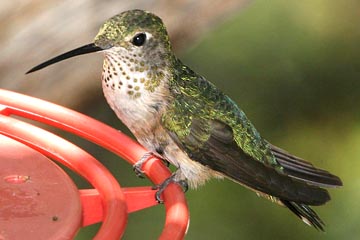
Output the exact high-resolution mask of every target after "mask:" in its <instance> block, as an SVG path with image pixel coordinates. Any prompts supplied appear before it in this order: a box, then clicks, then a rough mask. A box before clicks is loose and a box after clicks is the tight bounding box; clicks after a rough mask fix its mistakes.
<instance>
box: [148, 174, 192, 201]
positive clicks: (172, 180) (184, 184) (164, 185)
mask: <svg viewBox="0 0 360 240" xmlns="http://www.w3.org/2000/svg"><path fill="white" fill-rule="evenodd" d="M176 173H177V172H174V173H173V174H172V175H171V176H170V177H168V178H167V179H165V181H164V182H162V183H161V184H159V185H156V186H154V187H153V189H157V190H158V191H157V192H156V193H155V199H156V201H158V203H163V202H164V200H163V199H162V198H161V194H162V193H163V192H164V190H165V189H166V188H167V186H168V185H169V184H170V183H176V184H179V185H180V186H181V188H182V189H183V191H184V192H187V190H188V189H189V185H188V183H187V181H186V180H184V179H178V177H177V174H176Z"/></svg>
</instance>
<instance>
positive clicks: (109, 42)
mask: <svg viewBox="0 0 360 240" xmlns="http://www.w3.org/2000/svg"><path fill="white" fill-rule="evenodd" d="M98 51H102V52H104V53H105V61H104V66H103V80H104V81H106V82H109V81H110V78H113V77H114V75H115V76H119V75H122V79H124V81H125V80H131V81H135V82H141V83H143V84H144V85H145V88H146V89H147V90H150V91H152V90H153V89H154V88H155V87H156V86H157V85H159V82H160V81H161V78H163V77H164V75H165V71H166V69H167V68H168V66H169V65H170V64H171V62H172V60H173V59H174V56H173V54H172V51H171V46H170V41H169V37H168V34H167V31H166V28H165V26H164V24H163V22H162V20H161V19H160V18H159V17H158V16H156V15H154V14H152V13H149V12H146V11H143V10H130V11H125V12H122V13H120V14H118V15H115V16H114V17H112V18H110V19H108V20H107V21H106V22H105V23H104V24H103V25H102V27H101V28H100V30H99V33H98V34H97V35H96V37H95V40H94V42H93V43H90V44H87V45H85V46H82V47H79V48H76V49H74V50H72V51H69V52H67V53H64V54H61V55H59V56H57V57H54V58H52V59H50V60H48V61H46V62H44V63H42V64H40V65H38V66H35V67H34V68H32V69H30V70H29V71H28V72H27V73H31V72H34V71H37V70H40V69H42V68H44V67H46V66H49V65H51V64H54V63H56V62H59V61H62V60H65V59H67V58H71V57H74V56H78V55H82V54H87V53H91V52H98ZM122 84H124V83H122Z"/></svg>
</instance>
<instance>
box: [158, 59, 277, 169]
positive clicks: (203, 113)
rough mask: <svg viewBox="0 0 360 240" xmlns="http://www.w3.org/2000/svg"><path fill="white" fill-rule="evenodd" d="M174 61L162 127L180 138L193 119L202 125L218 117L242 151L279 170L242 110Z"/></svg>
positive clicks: (207, 82) (217, 90) (205, 138)
mask: <svg viewBox="0 0 360 240" xmlns="http://www.w3.org/2000/svg"><path fill="white" fill-rule="evenodd" d="M176 64H177V65H178V66H175V67H174V78H173V79H171V80H170V83H169V85H170V90H171V91H172V92H173V94H174V95H176V97H175V98H174V101H173V102H172V104H171V105H170V106H169V108H168V109H167V112H166V114H165V115H164V116H163V122H164V125H165V127H166V128H167V129H168V130H169V131H172V132H175V133H176V134H177V135H178V137H179V138H180V140H183V139H184V138H186V137H187V136H188V134H189V132H190V125H191V123H192V120H193V119H197V120H200V121H201V122H202V123H203V124H205V125H206V123H207V121H208V120H217V121H220V122H222V123H224V124H226V125H228V126H229V127H231V129H232V130H233V135H234V140H235V142H236V143H237V144H238V146H239V147H240V148H241V149H242V150H243V151H244V152H245V153H246V154H248V155H249V156H251V157H253V158H254V159H256V160H258V161H260V162H262V163H264V164H266V165H270V166H272V167H274V168H276V169H277V170H280V171H281V166H280V165H279V164H278V163H277V161H276V159H275V158H274V156H273V155H272V154H271V151H270V147H269V145H268V143H267V142H266V141H265V140H264V139H262V138H261V136H260V134H259V133H258V132H257V130H256V129H255V127H254V126H253V125H252V123H251V122H250V121H249V120H248V118H247V117H246V115H245V113H244V112H243V111H242V110H240V109H239V108H238V106H237V105H236V104H235V103H234V102H233V101H232V100H231V99H230V98H229V97H228V96H226V95H225V94H224V93H223V92H221V91H220V90H219V89H217V88H216V87H215V86H214V85H213V84H212V83H210V82H209V81H207V80H206V79H204V78H203V77H201V76H200V75H198V74H196V73H195V72H193V71H192V70H191V69H190V68H188V67H187V66H185V65H182V63H181V62H180V61H179V60H177V61H176ZM207 127H209V126H207ZM204 128H205V126H204ZM209 131H210V129H209ZM209 131H208V133H209ZM209 137H210V136H209V134H208V135H204V136H202V138H203V140H204V142H205V141H206V140H207V139H208V138H209Z"/></svg>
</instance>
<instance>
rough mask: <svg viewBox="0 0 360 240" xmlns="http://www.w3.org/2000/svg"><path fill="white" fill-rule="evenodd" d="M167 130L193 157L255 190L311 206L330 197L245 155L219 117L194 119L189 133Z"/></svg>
mask: <svg viewBox="0 0 360 240" xmlns="http://www.w3.org/2000/svg"><path fill="white" fill-rule="evenodd" d="M168 133H169V135H170V136H171V138H172V139H173V140H174V141H175V142H176V143H177V145H178V146H179V147H180V148H181V149H182V150H184V151H185V152H186V153H187V154H188V156H189V157H190V158H191V159H192V160H194V161H197V162H199V163H201V164H202V165H205V166H208V167H209V168H211V169H212V170H215V171H217V172H220V173H221V174H223V175H224V176H226V177H228V178H230V179H232V180H234V181H236V182H238V183H240V184H242V185H245V186H246V187H248V188H250V189H252V190H255V191H256V192H260V193H262V194H267V195H270V196H273V197H276V198H279V199H284V200H287V201H292V202H299V203H304V204H309V205H321V204H323V203H325V202H327V201H328V200H330V196H329V194H328V192H327V191H326V190H325V189H321V188H318V187H316V186H311V185H308V184H306V183H303V182H301V181H298V180H295V179H293V178H291V177H290V176H288V175H286V174H285V173H283V172H281V171H279V170H276V169H275V168H274V167H272V166H269V165H266V164H264V163H263V162H261V161H258V160H255V159H254V158H253V157H251V156H250V155H249V154H246V153H245V152H244V151H243V150H242V149H241V148H240V147H239V146H238V144H237V143H236V141H235V140H234V134H233V131H232V128H231V127H230V126H228V125H227V124H225V123H223V122H221V121H219V120H210V119H206V120H205V119H192V122H191V125H190V130H189V131H188V134H187V135H185V136H184V135H182V136H180V134H179V133H178V132H175V131H174V129H169V131H168Z"/></svg>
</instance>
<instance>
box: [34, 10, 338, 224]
mask: <svg viewBox="0 0 360 240" xmlns="http://www.w3.org/2000/svg"><path fill="white" fill-rule="evenodd" d="M92 52H103V53H104V63H103V69H102V76H101V79H102V88H103V92H104V95H105V98H106V100H107V102H108V104H109V105H110V107H111V108H112V109H113V111H114V112H115V113H116V115H117V117H118V118H119V119H120V120H121V121H122V122H123V123H124V124H125V125H126V126H127V127H128V128H129V129H130V131H131V132H132V133H133V135H134V136H135V137H136V139H137V140H138V142H139V143H140V144H142V145H143V146H144V147H145V148H147V149H148V150H149V153H151V154H154V155H156V156H159V157H160V158H162V159H164V160H165V161H168V162H169V163H171V164H173V165H174V166H175V167H176V170H175V171H174V173H173V174H172V175H171V177H169V178H168V179H166V180H165V181H164V183H163V184H160V186H158V192H157V194H156V198H157V199H158V200H159V201H161V199H160V194H161V192H162V191H164V189H165V188H166V187H167V185H168V184H169V183H171V182H175V183H179V184H181V185H182V186H184V188H186V187H187V185H189V186H190V187H191V188H197V187H198V186H200V185H203V184H204V183H205V182H206V181H207V180H209V179H210V178H224V177H225V178H228V179H230V180H232V181H234V182H236V183H239V184H240V185H243V186H245V187H246V188H248V189H250V190H253V191H255V192H256V193H257V194H258V195H259V196H262V197H265V198H267V199H269V200H271V201H272V202H274V203H277V204H279V205H282V206H285V207H287V208H288V209H290V210H291V211H292V212H293V213H294V214H295V215H296V216H297V217H299V218H300V219H301V220H303V222H305V223H306V224H308V225H310V226H313V227H315V228H316V229H318V230H323V229H324V223H323V221H322V220H321V219H320V217H319V216H318V215H317V214H316V213H315V211H314V210H312V209H311V207H310V206H318V205H323V204H325V203H326V202H327V201H329V200H330V195H329V193H328V191H327V190H326V189H324V188H331V187H338V186H342V182H341V180H340V178H339V177H337V176H335V175H333V174H331V173H329V172H328V171H325V170H322V169H319V168H316V167H314V166H313V165H312V164H311V163H309V162H307V161H305V160H303V159H301V158H299V157H296V156H294V155H292V154H290V153H288V152H287V151H285V150H283V149H281V148H278V147H276V146H274V145H272V144H271V143H269V142H268V141H267V140H265V139H264V138H263V137H261V135H260V134H259V132H258V131H257V130H256V128H255V127H254V125H253V124H252V123H251V122H250V120H249V119H248V118H247V117H246V115H245V113H244V112H243V111H242V110H241V109H240V108H239V107H238V105H237V104H236V103H235V102H234V101H233V100H231V99H230V97H228V96H227V95H225V94H224V93H223V92H222V91H221V90H219V89H218V88H217V87H216V86H215V85H214V84H212V83H211V82H209V81H208V80H206V79H205V78H204V77H203V76H201V75H199V74H198V73H196V72H194V71H193V70H191V69H190V68H189V67H188V66H186V65H185V64H183V63H182V62H181V61H180V60H179V59H178V58H177V57H176V56H175V55H174V53H173V51H172V47H171V43H170V40H169V36H168V33H167V30H166V28H165V25H164V24H163V22H162V20H161V19H160V18H159V17H158V16H156V15H155V14H153V13H150V12H147V11H143V10H138V9H136V10H129V11H125V12H122V13H120V14H118V15H115V16H114V17H112V18H110V19H108V20H107V21H105V23H104V24H103V25H102V27H101V28H100V30H99V32H98V34H97V35H96V37H95V39H94V41H93V43H90V44H87V45H84V46H82V47H79V48H76V49H74V50H72V51H69V52H67V53H64V54H61V55H59V56H57V57H54V58H52V59H50V60H48V61H46V62H44V63H42V64H40V65H38V66H36V67H34V68H32V69H31V70H29V71H28V72H27V73H30V72H34V71H37V70H39V69H42V68H44V67H46V66H49V65H51V64H54V63H56V62H59V61H62V60H64V59H68V58H71V57H74V56H78V55H82V54H88V53H92ZM146 159H147V156H144V157H143V158H141V159H140V160H139V162H138V163H136V164H135V169H136V170H137V171H140V172H141V165H142V163H143V162H144V161H145V160H146Z"/></svg>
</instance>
